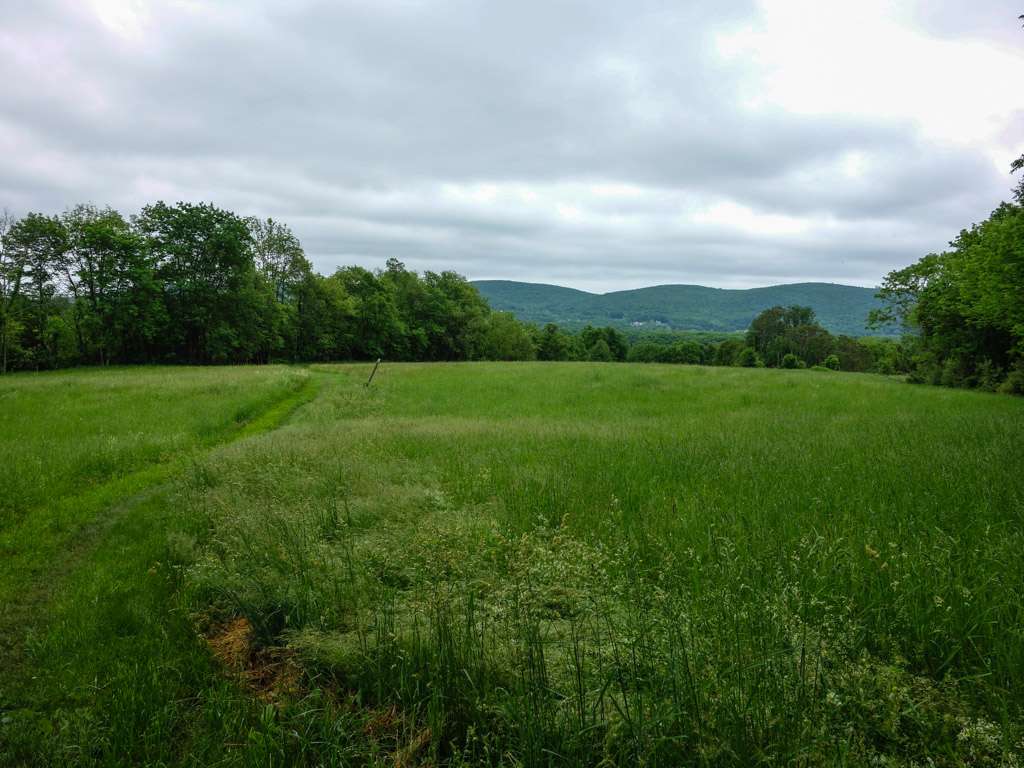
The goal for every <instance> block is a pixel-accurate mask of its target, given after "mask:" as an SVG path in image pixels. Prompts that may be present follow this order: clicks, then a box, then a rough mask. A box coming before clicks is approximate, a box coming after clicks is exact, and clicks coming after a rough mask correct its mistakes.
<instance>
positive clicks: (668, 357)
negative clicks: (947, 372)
mask: <svg viewBox="0 0 1024 768" xmlns="http://www.w3.org/2000/svg"><path fill="white" fill-rule="evenodd" d="M668 338H671V337H668ZM627 359H629V360H631V361H634V362H642V363H683V364H690V365H729V366H740V367H747V368H755V367H758V368H760V367H767V368H815V367H818V368H828V369H831V370H836V371H838V370H843V371H859V372H873V373H884V374H897V373H906V372H907V371H908V370H909V358H908V355H907V351H906V348H905V345H904V344H903V343H902V342H900V341H896V340H895V339H889V338H880V337H869V338H860V339H858V338H853V337H851V336H845V335H838V336H836V335H833V334H831V333H829V331H828V330H827V329H825V328H823V327H822V326H821V324H820V323H818V321H817V318H816V316H815V313H814V310H813V309H811V308H810V307H800V306H791V307H781V306H775V307H770V308H768V309H766V310H764V311H763V312H761V313H760V314H759V315H758V316H757V317H755V318H754V319H753V321H752V322H751V323H750V327H749V328H748V330H747V332H746V334H743V335H737V336H733V337H730V338H726V339H723V340H721V341H718V342H707V341H705V342H701V341H697V340H695V339H686V338H683V339H678V340H674V341H671V342H670V343H664V341H663V342H662V343H659V342H658V340H657V339H656V338H654V337H648V338H646V339H643V340H641V341H639V342H638V343H636V344H635V345H633V346H632V347H631V348H630V350H629V355H628V358H627Z"/></svg>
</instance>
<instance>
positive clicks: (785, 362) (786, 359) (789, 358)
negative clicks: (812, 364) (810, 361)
mask: <svg viewBox="0 0 1024 768" xmlns="http://www.w3.org/2000/svg"><path fill="white" fill-rule="evenodd" d="M801 362H802V361H801V360H800V358H799V357H797V356H796V355H794V354H793V353H792V352H787V353H786V354H785V355H784V356H783V357H782V365H781V366H780V367H782V368H790V369H793V368H799V367H800V363H801Z"/></svg>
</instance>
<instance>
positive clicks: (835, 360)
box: [825, 355, 839, 371]
mask: <svg viewBox="0 0 1024 768" xmlns="http://www.w3.org/2000/svg"><path fill="white" fill-rule="evenodd" d="M825 367H826V368H828V369H829V370H831V371H838V370H839V357H838V356H837V355H829V356H828V357H826V358H825Z"/></svg>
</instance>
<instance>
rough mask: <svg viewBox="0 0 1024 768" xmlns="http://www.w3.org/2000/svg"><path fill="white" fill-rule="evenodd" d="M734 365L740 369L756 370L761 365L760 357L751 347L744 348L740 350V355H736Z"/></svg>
mask: <svg viewBox="0 0 1024 768" xmlns="http://www.w3.org/2000/svg"><path fill="white" fill-rule="evenodd" d="M735 364H736V365H738V366H739V367H740V368H758V367H760V366H761V365H763V363H762V362H761V357H760V356H759V355H758V354H757V352H755V351H754V350H753V348H751V347H744V348H743V349H741V350H740V353H739V354H738V355H736V363H735Z"/></svg>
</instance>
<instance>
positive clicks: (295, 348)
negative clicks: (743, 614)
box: [0, 202, 535, 371]
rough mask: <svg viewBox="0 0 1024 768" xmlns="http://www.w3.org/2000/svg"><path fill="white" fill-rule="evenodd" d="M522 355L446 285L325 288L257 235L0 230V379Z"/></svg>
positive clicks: (183, 210) (348, 276) (55, 224)
mask: <svg viewBox="0 0 1024 768" xmlns="http://www.w3.org/2000/svg"><path fill="white" fill-rule="evenodd" d="M533 354H535V353H534V341H533V337H532V336H531V329H529V328H528V327H527V326H525V325H523V324H522V323H519V322H518V321H517V320H515V318H514V317H512V316H511V315H509V314H506V313H501V312H492V311H491V310H490V308H489V307H488V305H487V303H486V302H485V301H484V300H483V298H482V297H481V296H480V294H479V293H478V292H477V290H476V289H475V288H474V287H473V286H472V285H470V284H469V283H468V282H467V281H466V280H465V279H464V278H462V277H461V276H459V275H457V274H455V273H454V272H441V273H434V272H426V273H425V274H423V275H422V276H420V275H418V274H416V273H415V272H411V271H409V270H406V269H405V268H404V266H403V265H402V264H401V263H400V262H398V261H395V260H391V261H389V262H388V263H387V267H386V268H385V269H383V270H379V271H376V272H371V271H369V270H367V269H363V268H362V267H357V266H350V267H344V268H341V269H338V270H337V271H336V272H335V273H334V274H333V275H330V276H328V277H324V276H322V275H319V274H317V273H316V272H315V271H314V270H313V269H312V266H311V264H310V262H309V260H308V259H307V258H306V256H305V254H304V252H303V250H302V246H301V245H300V243H299V241H298V239H297V238H296V237H295V235H294V234H293V233H292V232H291V230H290V229H289V228H288V227H287V226H286V225H284V224H281V223H279V222H276V221H273V220H271V219H267V220H259V219H253V218H241V217H239V216H237V215H236V214H234V213H232V212H230V211H226V210H223V209H220V208H217V207H215V206H213V205H209V204H190V203H178V204H177V205H167V204H165V203H162V202H158V203H155V204H153V205H149V206H146V207H145V208H143V209H142V211H141V212H140V213H139V214H138V215H137V216H133V217H131V218H130V219H129V218H126V217H124V216H122V215H121V214H120V213H118V212H117V211H115V210H112V209H110V208H97V207H94V206H89V205H79V206H77V207H75V208H73V209H71V210H69V211H68V212H66V213H64V214H63V215H60V216H46V215H43V214H39V213H30V214H28V215H27V216H25V217H24V218H21V219H18V220H14V219H12V217H10V216H8V215H5V216H4V217H3V218H2V219H0V371H7V370H12V369H44V368H56V367H60V366H67V365H79V364H99V365H104V364H108V363H164V362H167V363H265V362H269V361H271V360H282V361H324V360H350V359H372V358H376V357H385V358H389V359H395V360H475V359H526V358H529V357H531V356H532V355H533Z"/></svg>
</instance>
